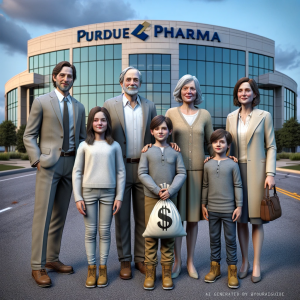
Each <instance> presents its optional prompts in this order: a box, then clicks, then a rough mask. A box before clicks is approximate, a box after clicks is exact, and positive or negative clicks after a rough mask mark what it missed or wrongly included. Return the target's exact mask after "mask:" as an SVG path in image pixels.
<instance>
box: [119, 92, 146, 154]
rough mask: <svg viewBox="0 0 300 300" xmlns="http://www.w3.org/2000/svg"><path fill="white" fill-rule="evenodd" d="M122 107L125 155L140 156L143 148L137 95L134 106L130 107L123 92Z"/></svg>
mask: <svg viewBox="0 0 300 300" xmlns="http://www.w3.org/2000/svg"><path fill="white" fill-rule="evenodd" d="M123 108H124V119H125V135H126V157H127V158H140V156H141V151H142V148H143V142H142V130H143V111H142V105H141V100H140V98H139V96H137V103H136V106H135V107H134V108H132V107H131V105H130V102H129V101H128V99H127V98H126V97H125V95H124V94H123Z"/></svg>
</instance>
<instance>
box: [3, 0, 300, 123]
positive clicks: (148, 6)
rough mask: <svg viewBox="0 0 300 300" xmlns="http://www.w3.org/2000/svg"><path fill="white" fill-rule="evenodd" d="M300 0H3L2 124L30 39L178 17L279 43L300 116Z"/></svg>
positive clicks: (279, 64) (281, 67) (278, 60)
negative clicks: (8, 86)
mask: <svg viewBox="0 0 300 300" xmlns="http://www.w3.org/2000/svg"><path fill="white" fill-rule="evenodd" d="M299 12H300V1H299V0H285V1H283V0H252V1H245V0H244V1H241V0H164V1H161V0H152V1H146V0H135V1H124V0H64V1H61V0H43V1H41V0H0V70H1V72H0V122H2V121H3V120H4V85H5V83H6V82H7V81H8V80H9V79H10V78H12V77H13V76H15V75H17V74H18V73H20V72H23V71H25V70H26V69H27V41H28V40H29V39H32V38H35V37H38V36H41V35H44V34H47V33H51V32H55V31H58V30H62V29H66V28H71V27H75V26H80V25H87V24H93V23H101V22H110V21H122V20H147V19H150V20H176V21H188V22H197V23H204V24H210V25H218V26H223V27H229V28H234V29H238V30H243V31H246V32H250V33H254V34H258V35H261V36H264V37H267V38H270V39H272V40H274V41H275V53H276V54H275V69H276V70H277V71H280V72H282V73H284V74H286V75H288V76H289V77H291V78H292V79H294V80H295V81H296V82H297V84H298V91H297V94H298V95H299V96H298V98H297V107H298V111H297V118H298V120H300V38H299V28H300V18H299Z"/></svg>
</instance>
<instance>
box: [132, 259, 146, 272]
mask: <svg viewBox="0 0 300 300" xmlns="http://www.w3.org/2000/svg"><path fill="white" fill-rule="evenodd" d="M134 267H135V268H136V269H137V270H139V271H140V272H141V273H142V274H144V275H146V265H145V263H144V262H143V261H139V262H137V263H135V264H134Z"/></svg>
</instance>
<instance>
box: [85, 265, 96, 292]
mask: <svg viewBox="0 0 300 300" xmlns="http://www.w3.org/2000/svg"><path fill="white" fill-rule="evenodd" d="M96 281H97V279H96V265H89V267H88V275H87V279H86V282H85V286H86V287H87V288H94V287H96Z"/></svg>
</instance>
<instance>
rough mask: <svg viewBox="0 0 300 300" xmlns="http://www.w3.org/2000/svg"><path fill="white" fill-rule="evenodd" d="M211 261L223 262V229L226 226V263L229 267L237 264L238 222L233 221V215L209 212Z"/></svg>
mask: <svg viewBox="0 0 300 300" xmlns="http://www.w3.org/2000/svg"><path fill="white" fill-rule="evenodd" d="M208 220H209V235H210V251H211V256H210V260H211V261H216V262H218V263H220V261H221V229H222V223H223V226H224V236H225V242H226V256H227V257H226V261H227V264H228V265H236V264H237V255H236V222H233V221H232V213H230V214H224V213H217V212H212V211H209V212H208Z"/></svg>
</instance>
